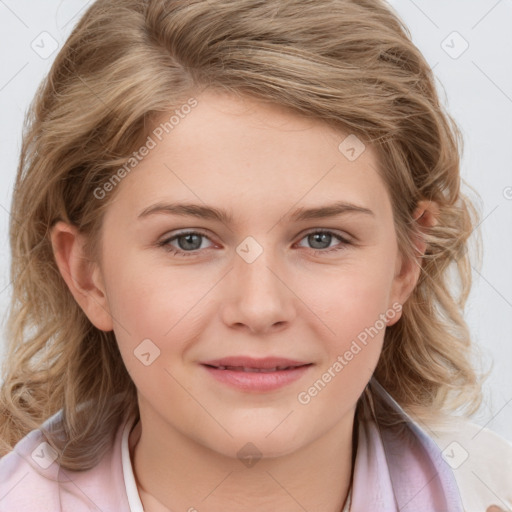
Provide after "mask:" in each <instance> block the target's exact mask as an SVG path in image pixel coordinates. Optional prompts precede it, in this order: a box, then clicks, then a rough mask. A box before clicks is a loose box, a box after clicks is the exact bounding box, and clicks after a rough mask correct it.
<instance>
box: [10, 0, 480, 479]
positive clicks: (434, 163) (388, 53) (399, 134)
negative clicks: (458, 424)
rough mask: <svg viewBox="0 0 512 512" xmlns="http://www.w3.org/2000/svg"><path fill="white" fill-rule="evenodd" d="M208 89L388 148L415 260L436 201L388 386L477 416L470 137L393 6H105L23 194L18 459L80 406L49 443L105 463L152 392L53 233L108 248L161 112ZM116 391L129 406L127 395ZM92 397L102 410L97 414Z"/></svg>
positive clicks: (63, 79)
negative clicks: (422, 209)
mask: <svg viewBox="0 0 512 512" xmlns="http://www.w3.org/2000/svg"><path fill="white" fill-rule="evenodd" d="M205 88H211V89H217V90H222V91H227V92H229V93H231V94H235V95H240V96H242V95H244V96H251V97H253V98H257V99H259V100H262V101H265V102H268V103H270V104H274V105H280V106H284V107H288V108H289V109H290V111H292V112H295V113H298V114H300V115H302V116H307V117H310V118H316V119H320V120H323V121H324V122H325V123H328V124H329V125H331V126H333V127H335V128H337V129H339V130H342V131H343V132H345V133H346V132H347V131H348V132H349V133H353V134H356V135H357V136H358V137H359V138H360V139H362V140H363V141H365V143H366V144H372V145H373V146H374V147H375V148H376V150H377V151H378V155H379V158H380V164H381V170H380V172H381V174H382V179H383V180H384V182H385V184H386V187H387V190H388V192H389V195H390V198H391V201H392V205H393V213H394V220H395V226H396V233H397V237H398V243H399V248H400V250H401V251H402V253H403V254H404V255H406V256H407V257H410V258H415V253H414V249H413V244H412V240H413V238H414V236H417V234H418V225H417V224H416V222H415V221H414V219H413V218H412V213H413V211H414V209H415V207H416V205H417V204H418V202H419V201H420V200H422V199H428V200H432V201H435V203H436V204H437V206H438V208H439V217H438V223H437V225H435V226H433V227H431V228H428V229H425V230H423V231H422V236H424V239H425V241H426V243H427V249H426V253H425V256H424V257H423V260H422V272H421V275H420V278H419V281H418V284H417V286H416V288H415V290H414V292H413V293H412V295H411V296H410V298H409V299H408V300H407V302H406V303H405V304H404V305H403V314H402V317H401V319H400V320H399V321H398V323H396V324H395V325H393V326H391V327H389V328H388V329H387V330H386V333H385V339H384V347H383V351H382V354H381V357H380V360H379V363H378V366H377V369H376V372H375V377H376V378H377V379H378V382H380V384H381V385H382V386H383V387H384V388H385V389H386V390H387V391H388V392H389V393H390V394H391V396H392V397H393V398H394V399H395V400H396V401H397V402H398V403H399V404H400V405H401V406H402V407H403V408H404V409H405V411H406V412H409V413H410V414H412V415H414V417H416V418H418V419H421V418H428V417H434V416H436V415H437V414H439V413H440V412H443V411H444V412H451V413H455V412H457V413H460V411H463V412H464V413H465V414H470V413H472V412H474V411H475V410H477V408H478V407H479V405H480V402H481V379H480V376H479V374H477V372H476V370H475V367H474V366H473V362H472V360H471V356H472V349H473V346H472V343H471V340H470V334H469V331H468V327H467V325H466V323H465V321H464V318H463V312H464V311H463V308H464V304H465V301H466V299H467V296H468V292H469V289H470V285H471V267H470V263H469V259H468V252H467V250H466V249H467V245H468V238H469V236H470V234H471V232H472V231H473V228H474V226H475V225H476V222H477V218H478V214H477V212H476V209H475V207H474V206H473V205H472V203H471V201H469V199H468V198H467V197H466V196H465V195H464V194H462V193H461V190H460V188H461V177H460V172H459V166H460V153H461V151H462V137H461V134H460V131H459V129H458V128H457V125H456V123H455V122H454V120H453V119H452V118H451V117H450V116H449V115H448V114H447V113H446V112H445V110H444V108H443V106H442V105H441V103H440V101H439V98H438V95H437V92H436V88H435V79H434V76H433V73H432V71H431V69H430V68H429V66H428V64H427V63H426V61H425V59H424V57H423V56H422V55H421V53H420V51H419V50H418V49H417V48H416V47H415V45H414V44H413V43H412V41H411V36H410V33H409V31H408V29H407V28H406V26H405V25H404V24H403V22H402V21H401V20H400V18H399V17H398V16H397V14H396V13H395V12H394V11H393V10H392V9H391V8H390V6H389V5H387V4H386V3H385V2H384V1H382V0H322V1H318V0H286V1H284V0H236V1H229V0H205V1H202V0H146V1H144V0H97V1H96V2H95V3H93V4H92V6H91V7H90V8H89V9H88V10H87V11H86V13H85V14H84V15H83V17H82V18H81V19H80V21H79V22H78V24H77V26H76V27H75V29H74V30H73V32H72V34H71V35H70V37H69V38H68V40H67V41H66V43H65V45H64V46H63V47H62V49H61V50H60V52H59V54H58V55H57V58H56V59H55V61H54V63H53V66H52V68H51V70H50V71H49V74H48V76H47V77H46V78H45V79H44V81H43V82H42V83H41V85H40V87H39V89H38V91H37V94H36V96H35V98H34V101H33V104H32V105H31V107H30V109H29V111H28V114H27V117H26V121H25V130H24V134H23V145H22V149H21V157H20V163H19V168H18V172H17V176H16V182H15V188H14V192H13V200H12V212H11V224H10V244H11V251H12V257H11V262H12V263H11V274H10V277H11V281H12V300H11V304H10V307H9V311H8V318H7V324H6V335H7V340H8V341H7V342H8V346H7V352H6V353H7V355H6V358H5V359H4V363H3V370H2V375H3V377H4V382H3V383H2V386H1V389H0V413H1V414H0V442H1V444H0V455H3V454H5V453H7V452H8V451H10V450H11V449H12V448H13V447H14V445H15V443H16V442H17V441H18V440H20V439H21V438H22V437H23V436H24V435H26V434H27V433H28V432H29V431H31V430H33V429H37V428H40V427H41V424H42V423H43V422H44V421H45V420H46V419H48V418H49V417H50V416H52V415H53V414H55V413H56V412H57V411H59V410H60V409H62V418H63V421H62V424H63V427H62V428H63V431H62V433H64V434H65V435H64V436H57V434H56V433H54V434H52V435H50V436H49V437H48V441H49V442H50V443H51V444H52V446H54V448H56V449H57V450H58V452H59V454H60V458H59V463H60V464H61V466H62V467H64V468H66V469H71V470H84V469H88V468H90V467H93V466H94V465H95V464H96V463H97V462H98V461H99V460H100V458H101V456H102V455H103V454H104V453H105V450H106V449H107V448H108V446H109V445H110V443H111V442H112V439H113V436H114V434H115V430H116V427H117V426H118V425H119V424H120V421H121V420H122V419H123V418H124V417H125V415H127V414H135V415H138V405H137V396H136V388H135V385H134V383H133V382H132V380H131V378H130V376H129V374H128V372H127V371H126V368H125V366H124V364H123V361H122V359H121V355H120V353H119V350H118V347H117V343H116V339H115V336H114V333H113V332H112V331H111V332H104V331H101V330H99V329H97V328H96V327H94V326H93V325H92V324H91V322H90V321H89V320H88V318H87V317H86V315H85V314H84V312H83V311H82V310H81V308H80V307H79V306H78V304H77V303H76V302H75V300H74V298H73V296H72V295H71V292H70V291H69V289H68V287H67V285H66V283H65V281H64V280H63V278H62V276H61V275H60V273H59V270H58V267H57V265H56V261H55V258H54V255H53V251H52V246H51V241H50V237H49V234H50V229H51V227H52V226H53V225H54V224H55V222H57V221H58V220H63V221H66V222H69V223H71V224H73V225H75V226H77V227H78V228H79V230H80V231H81V232H82V233H84V234H86V235H88V240H89V245H88V248H87V250H88V251H89V253H88V254H89V255H90V258H91V259H95V258H97V257H98V255H99V254H100V252H99V248H100V235H101V225H102V217H103V214H104V212H105V210H106V208H108V206H109V203H110V201H111V200H112V199H113V198H114V197H115V195H116V192H117V191H118V189H119V187H117V189H116V190H114V191H113V192H111V193H110V194H109V195H108V196H107V197H106V198H105V199H101V200H100V199H98V198H97V197H96V195H95V194H94V190H95V189H96V188H97V187H98V186H100V185H102V184H104V183H106V182H107V181H108V180H109V179H110V178H111V177H112V176H113V174H114V173H115V171H117V170H118V169H119V167H120V166H122V165H123V164H125V163H126V162H127V160H128V159H129V158H130V157H131V156H132V153H133V151H134V149H135V148H137V147H138V144H140V141H141V140H144V139H145V138H146V136H147V135H148V133H149V130H150V129H151V126H152V122H153V121H154V120H155V119H156V118H157V117H158V115H159V114H161V113H163V112H169V111H171V110H174V109H175V108H176V107H178V106H180V105H181V104H183V102H184V100H185V99H186V98H190V97H191V96H192V95H194V94H200V92H201V91H202V90H204V89H205ZM114 397H115V400H113V398H114ZM84 404H85V405H87V404H89V405H91V404H92V407H89V408H86V407H85V406H84Z"/></svg>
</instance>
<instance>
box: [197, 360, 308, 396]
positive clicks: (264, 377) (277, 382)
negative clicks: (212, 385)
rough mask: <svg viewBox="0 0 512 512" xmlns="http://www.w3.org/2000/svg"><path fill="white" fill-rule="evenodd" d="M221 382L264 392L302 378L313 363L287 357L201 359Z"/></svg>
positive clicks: (243, 389) (208, 370)
mask: <svg viewBox="0 0 512 512" xmlns="http://www.w3.org/2000/svg"><path fill="white" fill-rule="evenodd" d="M201 366H202V367H203V368H205V370H206V371H207V372H208V373H209V374H210V375H211V376H212V377H214V378H215V379H216V380H217V381H219V382H222V383H224V384H226V385H228V386H231V387H234V388H237V389H239V390H242V391H253V392H264V391H274V390H277V389H280V388H282V387H284V386H286V385H288V384H291V383H292V382H295V381H296V380H298V379H300V378H301V377H302V376H303V375H304V374H305V373H306V372H308V371H309V368H310V367H311V366H313V363H308V362H304V361H297V360H292V359H288V358H283V357H266V358H262V359H257V358H253V357H245V356H238V357H225V358H222V359H215V360H210V361H204V362H201Z"/></svg>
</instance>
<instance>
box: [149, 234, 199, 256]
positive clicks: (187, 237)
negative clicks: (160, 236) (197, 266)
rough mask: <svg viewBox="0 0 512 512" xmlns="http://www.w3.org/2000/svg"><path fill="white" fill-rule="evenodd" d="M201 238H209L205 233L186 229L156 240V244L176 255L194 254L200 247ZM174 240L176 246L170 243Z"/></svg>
mask: <svg viewBox="0 0 512 512" xmlns="http://www.w3.org/2000/svg"><path fill="white" fill-rule="evenodd" d="M201 239H206V240H209V238H208V237H207V236H206V235H204V234H203V233H200V232H198V231H186V232H182V233H178V234H176V235H173V236H172V237H170V238H166V239H165V240H162V241H161V242H158V246H159V247H163V248H164V249H165V250H166V251H168V252H170V253H172V254H176V255H178V256H194V255H195V254H196V251H198V250H200V249H201V246H202V243H201V241H202V240H201ZM174 241H177V243H178V247H175V246H173V245H171V242H174Z"/></svg>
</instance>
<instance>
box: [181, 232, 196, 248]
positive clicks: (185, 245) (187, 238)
mask: <svg viewBox="0 0 512 512" xmlns="http://www.w3.org/2000/svg"><path fill="white" fill-rule="evenodd" d="M194 238H195V241H196V244H195V245H196V246H197V247H195V246H194V241H193V239H194ZM182 240H185V243H181V241H182ZM198 240H199V244H197V241H198ZM178 241H179V246H180V248H181V249H189V250H190V249H191V250H195V249H199V247H201V241H200V236H199V235H194V234H190V235H183V236H181V237H180V238H179V239H178ZM191 246H192V247H191Z"/></svg>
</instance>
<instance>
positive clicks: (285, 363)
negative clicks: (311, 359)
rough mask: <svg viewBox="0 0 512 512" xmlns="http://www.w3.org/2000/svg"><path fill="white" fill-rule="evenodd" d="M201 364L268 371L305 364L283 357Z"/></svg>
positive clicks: (239, 359)
mask: <svg viewBox="0 0 512 512" xmlns="http://www.w3.org/2000/svg"><path fill="white" fill-rule="evenodd" d="M201 364H204V365H207V366H214V367H217V368H219V367H226V366H236V367H243V368H260V369H268V368H278V367H280V368H288V367H290V366H295V367H297V366H304V365H307V364H311V363H307V362H304V361H296V360H293V359H287V358H284V357H265V358H262V359H257V358H254V357H246V356H234V357H223V358H222V359H212V360H210V361H203V362H202V363H201Z"/></svg>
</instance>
